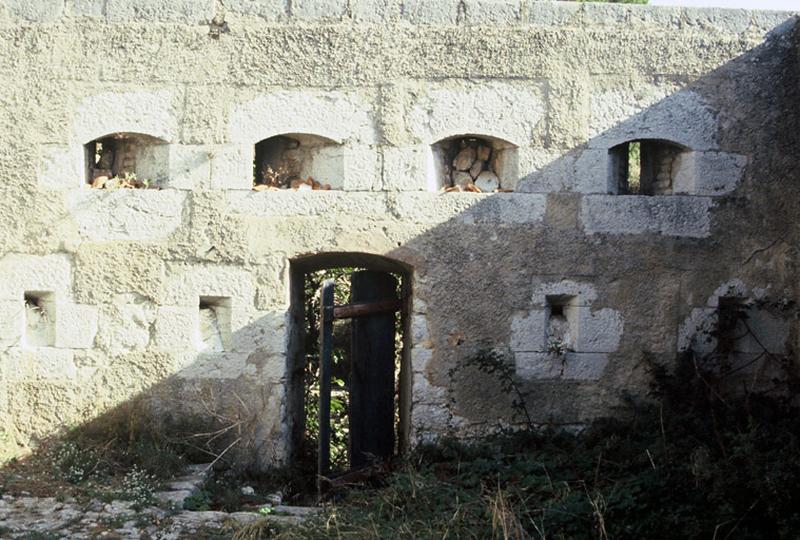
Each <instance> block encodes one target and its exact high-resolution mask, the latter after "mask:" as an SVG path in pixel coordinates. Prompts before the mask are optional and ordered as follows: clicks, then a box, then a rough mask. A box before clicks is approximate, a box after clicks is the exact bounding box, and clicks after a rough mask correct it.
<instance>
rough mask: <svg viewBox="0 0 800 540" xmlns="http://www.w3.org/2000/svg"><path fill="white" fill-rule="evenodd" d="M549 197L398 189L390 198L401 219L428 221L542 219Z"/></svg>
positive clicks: (501, 222) (477, 221) (519, 221)
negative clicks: (409, 191)
mask: <svg viewBox="0 0 800 540" xmlns="http://www.w3.org/2000/svg"><path fill="white" fill-rule="evenodd" d="M546 203H547V201H546V198H545V196H544V195H540V194H521V193H493V194H482V193H399V194H397V195H395V196H393V197H391V198H390V205H391V206H392V211H393V213H394V214H395V216H397V218H398V219H400V220H403V221H412V222H416V223H426V224H443V223H446V222H453V223H466V224H482V223H493V224H504V223H508V224H511V223H514V224H519V223H539V222H541V221H542V220H543V219H544V213H545V206H546Z"/></svg>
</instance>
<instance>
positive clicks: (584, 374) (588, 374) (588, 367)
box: [563, 352, 608, 381]
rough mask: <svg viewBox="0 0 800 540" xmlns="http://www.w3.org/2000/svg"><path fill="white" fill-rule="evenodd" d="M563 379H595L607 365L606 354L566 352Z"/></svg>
mask: <svg viewBox="0 0 800 540" xmlns="http://www.w3.org/2000/svg"><path fill="white" fill-rule="evenodd" d="M566 356H567V360H566V368H565V369H564V375H563V378H564V379H571V380H576V381H596V380H598V379H599V378H600V377H602V375H603V371H605V369H606V366H607V365H608V355H607V354H603V353H582V352H568V353H567V354H566Z"/></svg>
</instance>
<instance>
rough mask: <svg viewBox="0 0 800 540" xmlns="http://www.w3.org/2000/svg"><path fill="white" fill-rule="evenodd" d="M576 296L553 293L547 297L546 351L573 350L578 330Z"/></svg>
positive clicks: (561, 352)
mask: <svg viewBox="0 0 800 540" xmlns="http://www.w3.org/2000/svg"><path fill="white" fill-rule="evenodd" d="M575 300H576V297H575V296H571V295H553V296H548V297H547V309H546V315H547V324H546V326H545V328H546V332H547V335H546V338H547V350H548V352H551V353H555V354H564V353H565V352H567V351H573V350H575V344H576V342H577V330H578V310H577V307H576V306H575V305H574V304H575Z"/></svg>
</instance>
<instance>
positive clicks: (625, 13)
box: [581, 2, 631, 27]
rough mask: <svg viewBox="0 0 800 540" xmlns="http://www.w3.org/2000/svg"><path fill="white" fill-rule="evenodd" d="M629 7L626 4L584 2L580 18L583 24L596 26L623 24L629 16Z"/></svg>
mask: <svg viewBox="0 0 800 540" xmlns="http://www.w3.org/2000/svg"><path fill="white" fill-rule="evenodd" d="M630 12H631V7H630V6H626V5H617V4H609V5H600V4H594V3H588V2H587V3H586V4H584V6H583V13H582V14H581V19H582V22H583V24H584V25H586V26H591V27H596V26H615V25H624V24H626V23H627V22H628V19H629V18H630Z"/></svg>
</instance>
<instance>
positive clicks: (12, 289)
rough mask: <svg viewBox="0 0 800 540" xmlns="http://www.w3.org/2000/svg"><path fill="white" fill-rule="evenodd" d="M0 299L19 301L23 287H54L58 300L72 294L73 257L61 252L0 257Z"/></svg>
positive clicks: (42, 289)
mask: <svg viewBox="0 0 800 540" xmlns="http://www.w3.org/2000/svg"><path fill="white" fill-rule="evenodd" d="M0 276H3V279H2V280H0V299H2V300H16V301H18V302H20V305H22V304H21V303H22V296H23V293H24V292H25V291H53V292H56V293H57V296H58V300H60V301H68V300H70V299H71V298H72V291H71V288H72V261H71V259H70V258H69V257H68V256H66V255H63V254H54V255H25V254H17V253H11V254H8V255H6V256H5V257H3V258H2V259H0Z"/></svg>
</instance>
